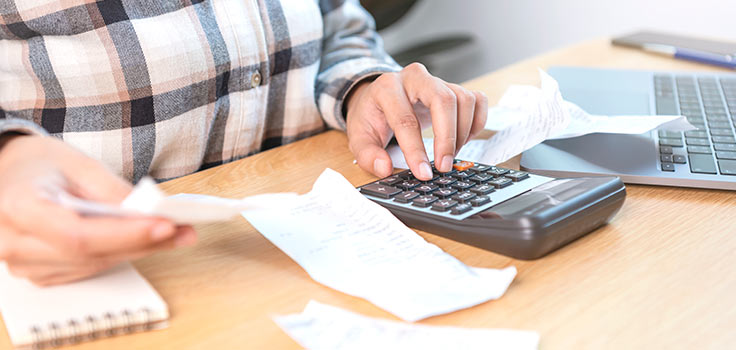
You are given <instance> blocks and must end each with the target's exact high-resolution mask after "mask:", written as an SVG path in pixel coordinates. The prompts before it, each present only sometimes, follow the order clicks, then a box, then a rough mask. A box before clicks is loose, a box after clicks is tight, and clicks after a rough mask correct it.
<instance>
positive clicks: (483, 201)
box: [470, 196, 491, 207]
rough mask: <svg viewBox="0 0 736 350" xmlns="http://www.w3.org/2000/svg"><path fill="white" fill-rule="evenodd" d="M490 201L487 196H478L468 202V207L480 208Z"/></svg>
mask: <svg viewBox="0 0 736 350" xmlns="http://www.w3.org/2000/svg"><path fill="white" fill-rule="evenodd" d="M490 202H491V199H490V198H489V197H488V196H480V197H477V198H473V199H471V200H470V205H472V206H474V207H480V206H481V205H484V204H487V203H490Z"/></svg>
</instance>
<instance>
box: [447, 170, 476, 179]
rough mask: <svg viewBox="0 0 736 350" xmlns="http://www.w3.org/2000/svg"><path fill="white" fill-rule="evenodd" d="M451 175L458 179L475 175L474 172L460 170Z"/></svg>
mask: <svg viewBox="0 0 736 350" xmlns="http://www.w3.org/2000/svg"><path fill="white" fill-rule="evenodd" d="M450 176H452V177H454V178H456V179H458V180H466V179H468V178H469V177H471V176H473V173H471V172H469V171H458V172H456V173H454V174H452V175H450Z"/></svg>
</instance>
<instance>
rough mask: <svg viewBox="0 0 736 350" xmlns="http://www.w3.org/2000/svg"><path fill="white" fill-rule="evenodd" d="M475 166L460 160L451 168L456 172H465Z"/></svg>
mask: <svg viewBox="0 0 736 350" xmlns="http://www.w3.org/2000/svg"><path fill="white" fill-rule="evenodd" d="M474 166H475V163H473V162H468V161H465V160H461V161H459V162H457V163H455V164H454V165H453V166H452V167H453V168H455V170H457V171H465V170H468V169H470V168H472V167H474Z"/></svg>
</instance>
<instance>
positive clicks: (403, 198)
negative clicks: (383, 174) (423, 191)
mask: <svg viewBox="0 0 736 350" xmlns="http://www.w3.org/2000/svg"><path fill="white" fill-rule="evenodd" d="M417 197H419V193H417V192H414V191H409V192H404V193H402V194H400V195H398V196H396V197H395V198H394V201H395V202H399V203H410V202H411V201H413V200H414V198H417Z"/></svg>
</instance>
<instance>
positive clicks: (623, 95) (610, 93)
mask: <svg viewBox="0 0 736 350" xmlns="http://www.w3.org/2000/svg"><path fill="white" fill-rule="evenodd" d="M563 98H564V99H566V100H568V101H571V102H573V103H575V104H577V105H578V106H580V107H581V108H582V109H583V110H585V111H586V112H588V113H590V114H598V115H650V114H652V113H651V111H650V109H649V94H647V93H641V92H636V91H621V90H609V89H599V88H592V89H580V88H572V87H571V88H567V89H565V91H563Z"/></svg>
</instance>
